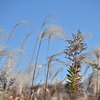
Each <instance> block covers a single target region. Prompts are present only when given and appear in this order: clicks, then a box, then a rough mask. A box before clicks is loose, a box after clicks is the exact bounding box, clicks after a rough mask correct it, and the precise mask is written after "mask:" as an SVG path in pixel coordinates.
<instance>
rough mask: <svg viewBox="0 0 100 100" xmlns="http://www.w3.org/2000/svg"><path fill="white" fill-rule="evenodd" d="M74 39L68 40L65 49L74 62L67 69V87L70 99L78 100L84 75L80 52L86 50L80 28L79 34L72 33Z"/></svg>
mask: <svg viewBox="0 0 100 100" xmlns="http://www.w3.org/2000/svg"><path fill="white" fill-rule="evenodd" d="M72 38H73V40H67V42H68V43H69V46H68V47H67V49H65V54H66V58H67V59H69V60H70V61H71V62H72V63H71V64H70V65H69V69H68V70H67V72H68V74H66V75H67V81H66V82H67V84H66V88H67V89H68V91H67V92H68V93H69V95H70V100H76V98H77V97H78V95H79V90H80V85H81V84H82V83H81V80H82V76H81V75H80V72H81V64H80V62H81V60H82V59H83V58H82V57H81V58H80V54H81V53H82V51H84V50H86V48H87V47H86V43H84V37H83V35H82V33H81V31H80V30H78V33H77V34H73V33H72Z"/></svg>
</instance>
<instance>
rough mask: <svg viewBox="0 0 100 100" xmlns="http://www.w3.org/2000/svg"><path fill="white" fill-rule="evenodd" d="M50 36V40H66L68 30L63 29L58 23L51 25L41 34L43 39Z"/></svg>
mask: <svg viewBox="0 0 100 100" xmlns="http://www.w3.org/2000/svg"><path fill="white" fill-rule="evenodd" d="M45 37H48V38H49V41H50V40H52V39H54V38H57V39H61V40H65V38H66V32H65V31H64V30H63V29H62V27H61V26H58V25H49V26H48V27H47V28H46V29H45V30H44V31H43V32H42V34H41V39H42V40H43V38H45Z"/></svg>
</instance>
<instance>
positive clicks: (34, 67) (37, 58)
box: [31, 41, 41, 94]
mask: <svg viewBox="0 0 100 100" xmlns="http://www.w3.org/2000/svg"><path fill="white" fill-rule="evenodd" d="M40 47H41V41H40V43H39V47H38V52H37V56H36V61H35V67H34V72H33V78H32V85H31V94H32V87H33V85H34V78H35V73H36V66H37V61H38V56H39V51H40Z"/></svg>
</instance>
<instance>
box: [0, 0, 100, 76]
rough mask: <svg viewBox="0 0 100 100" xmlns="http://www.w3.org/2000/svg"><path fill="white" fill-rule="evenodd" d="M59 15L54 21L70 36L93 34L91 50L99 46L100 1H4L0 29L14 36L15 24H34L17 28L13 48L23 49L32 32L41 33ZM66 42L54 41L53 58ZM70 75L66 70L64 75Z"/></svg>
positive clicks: (0, 2) (31, 41)
mask: <svg viewBox="0 0 100 100" xmlns="http://www.w3.org/2000/svg"><path fill="white" fill-rule="evenodd" d="M51 13H57V14H58V15H55V16H53V17H52V18H53V19H55V20H57V21H58V22H57V23H55V24H56V25H60V26H62V27H63V29H64V30H65V31H66V33H68V34H71V33H77V30H78V29H80V30H81V31H82V32H83V33H92V37H91V38H89V39H88V40H87V41H86V42H87V45H88V49H90V48H91V47H93V46H97V45H99V43H100V42H99V41H100V0H0V27H1V28H3V29H4V32H6V33H8V34H9V33H10V32H11V30H12V28H13V27H14V25H15V24H16V23H18V22H20V21H28V22H30V23H31V25H25V24H24V25H20V26H19V27H17V28H16V30H15V33H14V35H13V36H12V38H11V40H10V42H9V46H10V47H11V48H19V47H20V46H21V45H20V44H21V43H22V39H24V38H25V36H26V34H27V33H28V32H30V31H32V30H35V31H36V30H39V29H40V28H41V25H42V23H43V21H44V19H45V18H46V16H47V15H49V14H51ZM35 39H36V35H35V34H33V35H32V36H31V37H29V39H28V41H27V44H26V48H27V49H26V52H27V53H29V54H31V53H32V50H33V48H34V44H35ZM46 45H47V43H46V42H45V43H44V44H43V45H42V47H41V52H40V59H41V60H40V63H42V61H44V60H43V58H44V56H46V54H45V52H46ZM65 45H66V44H65V43H63V42H61V41H59V43H58V41H57V40H53V41H52V42H51V44H50V50H49V55H51V54H54V53H56V52H58V51H61V50H62V49H64V48H65ZM63 74H64V76H65V75H66V71H65V72H64V73H63Z"/></svg>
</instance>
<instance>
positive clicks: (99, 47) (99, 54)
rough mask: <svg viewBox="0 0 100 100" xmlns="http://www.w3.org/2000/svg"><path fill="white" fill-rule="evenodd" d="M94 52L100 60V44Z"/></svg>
mask: <svg viewBox="0 0 100 100" xmlns="http://www.w3.org/2000/svg"><path fill="white" fill-rule="evenodd" d="M94 53H95V55H96V57H97V59H98V60H100V46H97V47H95V48H94Z"/></svg>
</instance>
